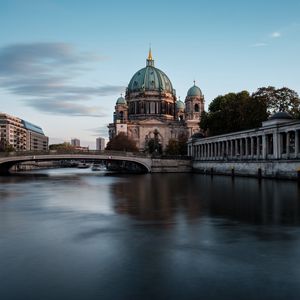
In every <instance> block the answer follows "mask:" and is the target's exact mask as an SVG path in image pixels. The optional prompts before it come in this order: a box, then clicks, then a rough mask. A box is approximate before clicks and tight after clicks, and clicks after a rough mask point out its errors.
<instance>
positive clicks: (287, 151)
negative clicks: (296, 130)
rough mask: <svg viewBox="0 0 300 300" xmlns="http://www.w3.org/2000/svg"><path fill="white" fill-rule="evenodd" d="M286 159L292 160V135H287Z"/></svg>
mask: <svg viewBox="0 0 300 300" xmlns="http://www.w3.org/2000/svg"><path fill="white" fill-rule="evenodd" d="M286 158H290V133H289V132H287V133H286Z"/></svg>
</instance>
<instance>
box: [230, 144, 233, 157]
mask: <svg viewBox="0 0 300 300" xmlns="http://www.w3.org/2000/svg"><path fill="white" fill-rule="evenodd" d="M230 157H231V158H232V157H233V140H230Z"/></svg>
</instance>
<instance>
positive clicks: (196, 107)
mask: <svg viewBox="0 0 300 300" xmlns="http://www.w3.org/2000/svg"><path fill="white" fill-rule="evenodd" d="M194 109H195V112H199V104H197V103H196V104H195V107H194Z"/></svg>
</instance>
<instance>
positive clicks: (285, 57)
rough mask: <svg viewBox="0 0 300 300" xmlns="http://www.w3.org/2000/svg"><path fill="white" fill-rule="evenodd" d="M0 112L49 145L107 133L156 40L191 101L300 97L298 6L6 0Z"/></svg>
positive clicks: (88, 141)
mask: <svg viewBox="0 0 300 300" xmlns="http://www.w3.org/2000/svg"><path fill="white" fill-rule="evenodd" d="M0 28H1V31H0V37H1V39H0V103H1V108H0V111H2V112H7V113H9V114H12V115H16V116H19V117H21V118H23V119H26V120H28V121H30V122H33V123H36V124H38V125H40V126H42V127H43V129H44V131H45V133H46V134H47V135H48V136H49V137H50V138H51V139H50V141H51V142H59V141H64V140H65V141H69V140H70V139H71V138H72V137H77V138H80V139H81V141H82V144H83V145H90V147H91V148H93V147H94V145H95V138H96V136H107V129H106V126H107V124H108V123H109V122H110V121H111V120H112V113H113V109H114V105H115V101H116V99H117V98H118V97H119V95H120V93H121V92H124V91H125V88H126V86H127V84H128V83H129V81H130V79H131V77H132V75H133V74H134V73H135V72H136V71H137V70H138V69H140V68H142V67H144V66H145V59H146V57H147V51H148V48H149V43H150V42H151V45H152V52H153V57H154V59H155V65H156V67H158V68H160V69H161V70H163V71H164V72H165V73H166V74H167V75H168V76H169V78H170V80H171V82H172V83H173V86H174V88H175V89H176V93H177V96H180V97H181V99H182V100H183V99H184V98H185V96H186V92H187V90H188V88H189V87H190V86H191V85H192V84H193V80H194V79H195V80H196V84H197V85H198V86H199V87H200V88H201V89H202V91H203V93H204V95H205V100H206V108H207V106H208V104H209V102H210V101H211V100H213V99H214V98H215V97H216V96H218V95H220V94H225V93H228V92H238V91H241V90H248V91H250V92H254V91H255V90H256V89H257V88H258V87H261V86H268V85H273V86H275V87H278V88H279V87H282V86H287V87H289V88H291V89H294V90H296V91H297V92H298V93H300V56H299V53H300V1H298V0H286V1H282V0H281V1H277V0H264V1H258V0H252V1H242V0H240V1H237V0H228V1H221V0H219V1H217V0H215V1H212V0H210V1H208V0H207V1H204V0H186V1H162V0H161V1H157V0H152V1H130V0H128V1H99V0H98V1H96V0H82V1H81V0H72V1H71V0H70V1H69V0H68V1H67V0H65V1H64V0H52V1H51V0H35V1H33V0H26V1H22V0H19V1H17V0H0Z"/></svg>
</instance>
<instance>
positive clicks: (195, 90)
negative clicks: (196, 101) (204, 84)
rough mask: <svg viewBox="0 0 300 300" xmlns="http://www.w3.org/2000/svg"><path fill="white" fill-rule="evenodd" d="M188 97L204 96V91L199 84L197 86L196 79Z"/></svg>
mask: <svg viewBox="0 0 300 300" xmlns="http://www.w3.org/2000/svg"><path fill="white" fill-rule="evenodd" d="M187 96H188V97H195V96H196V97H202V92H201V90H200V88H199V87H198V86H196V84H195V81H194V85H193V86H192V87H191V88H190V89H189V90H188V92H187Z"/></svg>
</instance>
